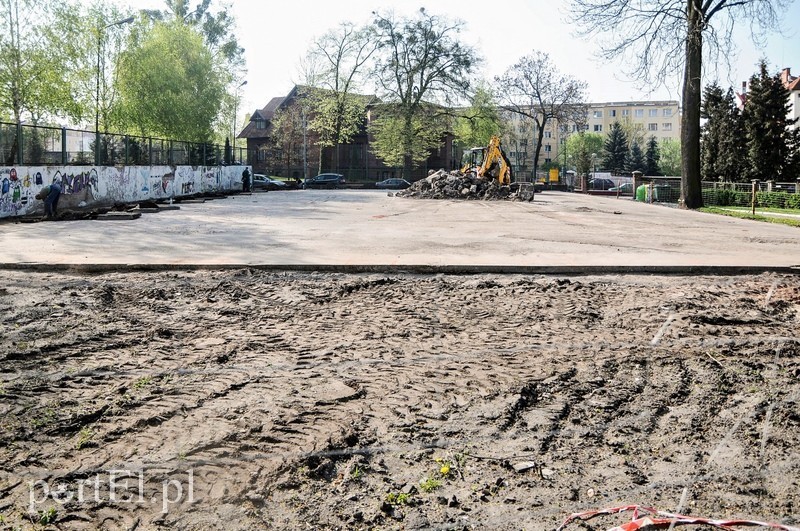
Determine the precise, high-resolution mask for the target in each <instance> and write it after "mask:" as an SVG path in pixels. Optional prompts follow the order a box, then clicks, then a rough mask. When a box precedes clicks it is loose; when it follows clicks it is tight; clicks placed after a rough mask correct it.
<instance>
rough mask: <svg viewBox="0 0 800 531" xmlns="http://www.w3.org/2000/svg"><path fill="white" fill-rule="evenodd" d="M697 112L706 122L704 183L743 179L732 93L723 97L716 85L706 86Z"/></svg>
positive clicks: (740, 134) (737, 116) (738, 125)
mask: <svg viewBox="0 0 800 531" xmlns="http://www.w3.org/2000/svg"><path fill="white" fill-rule="evenodd" d="M700 112H701V117H702V118H704V119H705V120H706V122H705V124H704V125H703V143H702V150H701V161H702V166H701V168H702V175H703V179H705V180H713V181H717V180H720V181H736V180H740V179H743V178H746V176H745V175H744V172H743V171H742V170H743V157H742V148H741V145H742V139H743V131H742V129H741V117H740V113H739V108H738V107H737V106H736V103H735V100H734V94H733V90H732V89H728V91H727V93H725V92H723V91H722V88H720V86H719V85H717V84H716V83H713V84H711V85H709V86H707V87H706V89H705V90H704V91H703V105H702V107H701V109H700Z"/></svg>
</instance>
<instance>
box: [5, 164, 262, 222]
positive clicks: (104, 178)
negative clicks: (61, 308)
mask: <svg viewBox="0 0 800 531" xmlns="http://www.w3.org/2000/svg"><path fill="white" fill-rule="evenodd" d="M243 170H244V166H207V167H206V166H122V167H99V166H16V167H13V166H12V167H3V166H0V218H5V217H11V216H24V215H26V214H36V213H40V212H44V203H43V202H42V201H41V200H38V199H36V194H37V193H38V192H39V190H41V189H42V188H43V187H44V186H47V185H49V184H52V183H58V184H59V185H60V186H61V197H60V198H59V201H58V208H59V210H62V209H83V208H86V209H91V208H94V207H102V206H110V205H113V204H115V203H135V202H137V201H145V200H164V199H169V198H175V197H181V196H187V195H194V194H201V193H206V192H224V191H228V190H241V189H242V171H243ZM252 171H253V170H252V168H250V172H251V173H252Z"/></svg>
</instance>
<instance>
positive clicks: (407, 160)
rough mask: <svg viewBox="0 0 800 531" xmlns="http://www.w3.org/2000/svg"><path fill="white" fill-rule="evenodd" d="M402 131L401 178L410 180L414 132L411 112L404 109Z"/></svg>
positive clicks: (412, 163)
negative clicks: (404, 115)
mask: <svg viewBox="0 0 800 531" xmlns="http://www.w3.org/2000/svg"><path fill="white" fill-rule="evenodd" d="M403 127H404V131H403V144H404V146H403V147H404V149H403V175H401V176H400V177H402V178H403V179H406V180H409V181H410V180H411V168H412V167H413V165H414V159H413V157H412V151H413V145H414V144H413V136H412V135H413V134H414V127H413V122H412V116H411V113H410V112H408V111H406V117H405V123H404V124H403Z"/></svg>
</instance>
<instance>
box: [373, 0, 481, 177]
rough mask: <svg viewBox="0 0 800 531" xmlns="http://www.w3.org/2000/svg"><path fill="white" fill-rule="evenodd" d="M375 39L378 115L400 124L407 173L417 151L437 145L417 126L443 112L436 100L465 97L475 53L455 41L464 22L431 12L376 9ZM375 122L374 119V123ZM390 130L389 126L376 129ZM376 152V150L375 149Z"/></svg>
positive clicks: (431, 124) (433, 122) (430, 125)
mask: <svg viewBox="0 0 800 531" xmlns="http://www.w3.org/2000/svg"><path fill="white" fill-rule="evenodd" d="M374 15H375V28H376V33H377V35H378V40H379V51H378V53H377V54H376V57H377V61H376V67H375V73H376V76H375V77H376V80H377V83H378V86H379V89H380V90H381V94H380V96H381V97H382V99H383V101H385V102H386V105H384V106H382V107H381V114H382V117H380V118H378V120H386V121H387V122H388V121H391V122H394V123H397V124H399V126H400V127H401V129H402V131H401V134H400V135H399V139H398V140H399V141H400V143H401V144H400V147H401V152H402V157H403V174H404V175H405V176H406V177H408V176H409V175H410V173H411V169H412V167H413V166H414V161H415V160H424V158H421V157H420V156H419V153H415V152H418V151H419V150H425V151H427V150H430V149H434V148H436V147H437V145H436V144H433V145H429V144H428V143H427V142H426V143H420V142H419V140H420V139H421V138H423V137H427V138H433V135H431V136H428V135H422V136H421V135H420V128H422V129H427V130H428V131H430V130H433V129H434V128H436V127H437V121H439V122H441V116H440V115H439V114H438V113H437V112H436V111H435V109H436V108H437V107H436V105H435V104H443V105H448V104H452V103H454V101H456V100H459V99H464V98H466V94H467V90H468V89H469V86H470V77H471V74H472V71H473V69H474V67H475V65H476V63H477V61H478V57H477V55H476V53H475V52H474V51H473V50H472V49H471V48H470V47H468V46H465V45H464V44H463V43H461V42H460V41H459V40H458V34H459V33H460V31H461V28H462V25H463V22H461V21H450V20H447V19H446V18H443V17H438V16H435V15H429V14H428V13H427V12H426V11H425V9H420V11H419V15H418V16H417V17H416V18H414V19H410V18H404V19H396V18H395V17H394V16H393V15H392V14H387V15H382V14H379V13H374ZM373 124H374V122H373ZM376 131H383V132H386V133H389V132H390V131H391V128H389V127H383V128H376ZM378 155H379V156H380V153H378Z"/></svg>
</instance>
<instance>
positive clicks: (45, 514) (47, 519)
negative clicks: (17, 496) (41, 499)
mask: <svg viewBox="0 0 800 531" xmlns="http://www.w3.org/2000/svg"><path fill="white" fill-rule="evenodd" d="M57 516H58V511H56V508H55V507H50V508H49V509H47V510H46V511H42V512H41V513H40V514H39V523H40V524H42V525H50V524H52V523H53V522H55V521H56V517H57Z"/></svg>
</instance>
